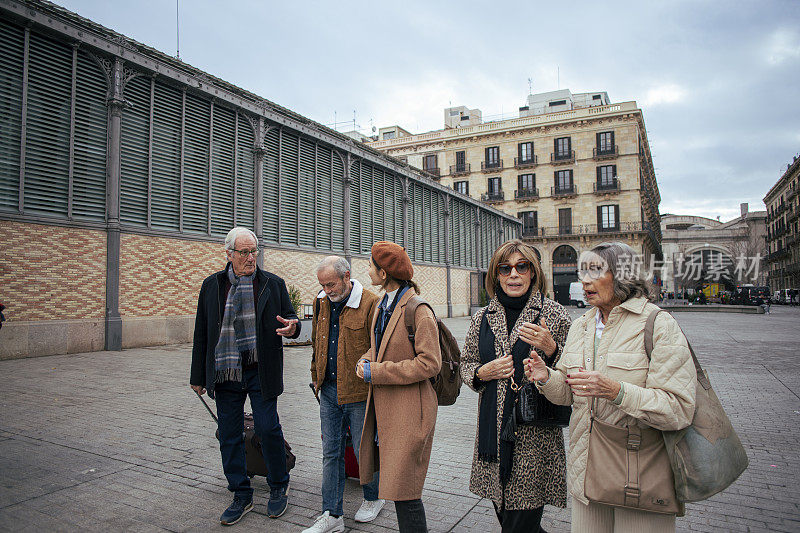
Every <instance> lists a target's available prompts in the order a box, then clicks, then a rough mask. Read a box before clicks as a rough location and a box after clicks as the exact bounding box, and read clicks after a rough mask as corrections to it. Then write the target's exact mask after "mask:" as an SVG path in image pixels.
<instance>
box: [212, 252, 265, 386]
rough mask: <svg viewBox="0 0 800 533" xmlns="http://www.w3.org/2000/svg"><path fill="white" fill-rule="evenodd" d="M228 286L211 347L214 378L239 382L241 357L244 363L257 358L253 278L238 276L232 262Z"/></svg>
mask: <svg viewBox="0 0 800 533" xmlns="http://www.w3.org/2000/svg"><path fill="white" fill-rule="evenodd" d="M227 274H228V280H229V281H230V282H231V288H230V290H229V291H228V298H227V300H225V313H224V314H223V316H222V329H220V332H219V342H217V347H216V348H215V349H214V363H215V367H216V377H215V381H216V382H217V383H222V382H223V381H242V359H244V360H245V362H246V364H249V363H254V362H256V361H258V356H257V354H256V305H255V299H254V298H253V278H254V277H255V275H256V274H255V272H253V273H252V274H251V275H249V276H239V277H237V276H236V275H235V274H234V273H233V265H229V266H228V272H227Z"/></svg>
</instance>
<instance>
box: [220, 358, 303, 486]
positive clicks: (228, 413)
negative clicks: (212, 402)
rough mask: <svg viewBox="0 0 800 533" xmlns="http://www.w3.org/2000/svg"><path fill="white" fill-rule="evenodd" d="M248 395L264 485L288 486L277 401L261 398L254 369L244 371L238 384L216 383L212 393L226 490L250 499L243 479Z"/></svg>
mask: <svg viewBox="0 0 800 533" xmlns="http://www.w3.org/2000/svg"><path fill="white" fill-rule="evenodd" d="M248 395H250V406H251V407H252V408H253V424H254V426H255V431H256V434H257V435H258V436H259V437H260V438H261V452H262V453H263V454H264V462H265V463H266V465H267V470H268V475H267V483H269V486H270V488H271V489H276V488H280V487H284V486H286V485H288V483H289V472H288V471H287V470H286V448H285V447H284V444H283V431H282V430H281V423H280V420H279V419H278V399H277V398H262V397H261V384H260V382H259V380H258V370H244V371H243V373H242V381H241V382H238V381H226V382H224V383H219V384H218V385H217V387H216V390H215V398H216V401H217V416H218V417H219V449H220V452H221V453H222V470H223V471H224V472H225V477H226V478H227V479H228V490H229V491H231V492H233V493H234V494H235V495H236V496H241V497H245V498H251V497H252V496H253V488H252V487H251V486H250V478H248V477H247V464H246V461H245V451H244V400H245V398H246V397H247V396H248Z"/></svg>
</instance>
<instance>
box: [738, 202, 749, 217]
mask: <svg viewBox="0 0 800 533" xmlns="http://www.w3.org/2000/svg"><path fill="white" fill-rule="evenodd" d="M739 207H740V208H741V209H742V218H744V217H746V216H747V202H745V203H743V204H739Z"/></svg>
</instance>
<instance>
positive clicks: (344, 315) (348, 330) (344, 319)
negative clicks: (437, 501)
mask: <svg viewBox="0 0 800 533" xmlns="http://www.w3.org/2000/svg"><path fill="white" fill-rule="evenodd" d="M317 280H318V281H319V284H320V285H321V286H322V291H320V293H319V295H318V296H317V299H316V302H315V303H314V319H313V321H312V325H311V341H312V355H311V382H312V383H313V384H314V391H315V392H316V393H317V394H318V397H319V402H320V404H319V414H320V425H321V427H322V515H321V516H319V517H318V518H317V520H316V522H314V525H312V526H311V527H310V528H308V529H306V530H305V531H304V532H303V533H327V532H338V531H344V519H343V518H342V514H343V510H342V502H343V499H344V482H345V475H344V450H345V446H344V439H345V428H346V427H347V426H348V425H349V426H350V435H351V437H352V439H353V448H354V449H355V450H358V449H359V443H360V442H361V430H362V427H363V424H364V411H365V409H366V400H367V391H368V390H369V389H368V385H367V384H366V383H364V381H363V380H361V379H359V378H358V376H356V374H355V371H354V369H355V367H356V363H357V362H358V360H359V358H360V357H361V356H362V355H364V353H365V352H366V351H367V350H368V349H369V344H370V332H371V330H372V328H371V327H370V326H371V322H372V317H373V315H374V314H375V306H376V305H377V303H378V297H377V296H376V295H375V294H373V293H372V292H370V291H368V290H366V289H365V288H364V287H363V286H362V285H361V283H359V282H358V280H352V279H350V265H349V264H348V263H347V261H346V260H344V259H343V258H341V257H337V256H330V257H326V258H325V259H323V260H322V262H321V263H320V264H319V266H318V267H317ZM363 492H364V501H363V502H362V504H361V507H360V508H359V510H358V512H356V514H355V520H356V522H370V521H372V520H374V519H375V517H377V516H378V513H380V511H381V508H382V507H383V504H384V503H385V502H384V500H380V499H378V477H377V476H376V477H375V479H374V480H373V481H372V482H371V483H369V484H368V485H364V486H363Z"/></svg>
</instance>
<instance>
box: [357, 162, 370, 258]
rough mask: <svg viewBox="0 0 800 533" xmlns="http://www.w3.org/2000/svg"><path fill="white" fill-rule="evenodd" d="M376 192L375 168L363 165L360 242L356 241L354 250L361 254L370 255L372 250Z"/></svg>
mask: <svg viewBox="0 0 800 533" xmlns="http://www.w3.org/2000/svg"><path fill="white" fill-rule="evenodd" d="M373 191H374V183H373V168H372V166H371V165H365V164H362V165H361V183H360V187H359V189H358V195H359V206H360V207H361V210H360V213H359V214H360V216H359V222H358V229H359V231H358V234H359V240H358V241H354V242H353V244H354V247H353V248H354V250H356V251H360V252H361V253H369V252H370V250H371V249H372V243H373V240H372V231H373V229H374V228H373V226H372V209H373V205H372V194H373ZM356 243H360V245H358V246H356Z"/></svg>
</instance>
